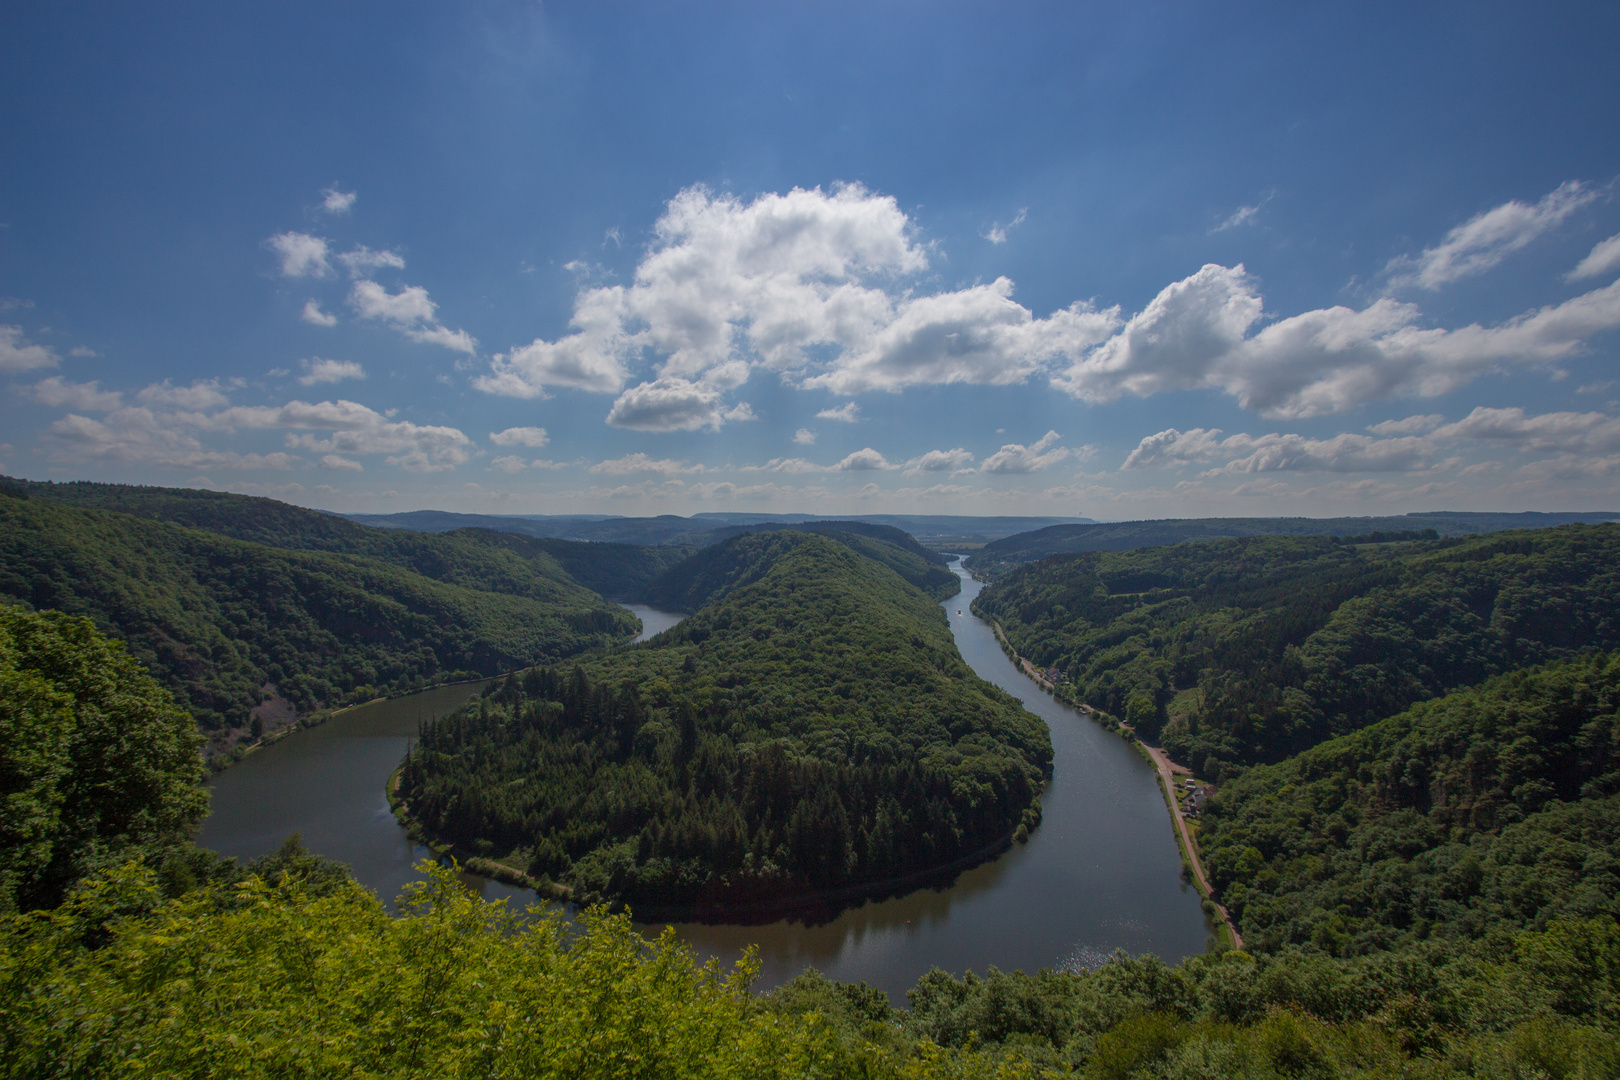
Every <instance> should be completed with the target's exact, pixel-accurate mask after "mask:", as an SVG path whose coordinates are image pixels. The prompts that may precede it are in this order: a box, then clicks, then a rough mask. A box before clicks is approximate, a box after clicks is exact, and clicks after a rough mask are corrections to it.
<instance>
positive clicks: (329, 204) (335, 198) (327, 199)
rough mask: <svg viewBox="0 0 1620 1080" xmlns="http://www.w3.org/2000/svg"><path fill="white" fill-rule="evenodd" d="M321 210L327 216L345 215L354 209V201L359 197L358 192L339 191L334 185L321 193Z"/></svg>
mask: <svg viewBox="0 0 1620 1080" xmlns="http://www.w3.org/2000/svg"><path fill="white" fill-rule="evenodd" d="M321 196H322V197H321V209H322V210H325V211H326V212H327V213H328V214H347V213H348V212H349V211H350V210H351V209H353V207H354V201H355V200H356V199H358V198H359V197H360V195H359V193H358V192H354V191H339V190H338V189H337V185H336V184H334V185H332V186H331V187H329V188H325V189H323V190H322V191H321Z"/></svg>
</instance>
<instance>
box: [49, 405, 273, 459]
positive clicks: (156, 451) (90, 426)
mask: <svg viewBox="0 0 1620 1080" xmlns="http://www.w3.org/2000/svg"><path fill="white" fill-rule="evenodd" d="M42 441H43V442H44V443H45V445H46V447H47V449H48V450H49V452H50V457H51V460H52V461H56V462H63V463H72V464H87V463H90V462H109V463H113V464H124V465H148V466H157V467H176V468H219V469H288V468H291V467H292V466H293V465H294V464H296V463H297V461H298V459H297V458H296V457H295V456H293V455H292V454H287V453H279V452H278V453H270V454H257V453H254V454H240V453H236V452H234V451H226V450H210V449H208V448H207V447H205V446H203V444H202V441H201V440H200V439H198V437H197V428H196V427H195V426H192V425H188V424H186V423H185V422H184V420H183V418H176V417H173V416H168V415H164V414H161V413H158V412H155V411H154V410H152V409H149V408H146V407H144V406H127V407H124V408H120V409H116V410H114V411H113V412H111V413H109V414H108V415H107V416H106V417H105V418H104V419H101V420H96V419H93V418H91V417H88V416H83V415H81V414H79V413H69V414H68V415H66V416H64V417H62V418H61V419H59V420H57V421H55V422H54V423H52V424H51V426H50V427H49V428H48V429H46V431H45V433H44V435H43V437H42Z"/></svg>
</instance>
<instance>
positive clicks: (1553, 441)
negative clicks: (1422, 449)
mask: <svg viewBox="0 0 1620 1080" xmlns="http://www.w3.org/2000/svg"><path fill="white" fill-rule="evenodd" d="M1434 437H1435V438H1436V439H1474V440H1481V441H1486V442H1491V443H1496V444H1498V445H1505V446H1509V447H1511V448H1513V449H1515V450H1520V451H1528V452H1539V453H1545V452H1547V451H1555V452H1558V453H1563V454H1610V453H1614V452H1615V451H1620V418H1616V417H1612V416H1607V415H1605V414H1603V413H1598V412H1586V413H1577V412H1555V413H1542V414H1541V415H1540V416H1526V415H1525V412H1524V410H1523V409H1521V408H1517V407H1515V408H1510V409H1491V408H1486V407H1484V406H1481V407H1479V408H1477V409H1475V410H1474V411H1473V412H1471V413H1469V414H1468V415H1467V416H1465V417H1463V419H1461V420H1459V421H1457V422H1456V423H1454V424H1447V425H1445V426H1444V427H1441V428H1437V429H1436V430H1435V432H1434Z"/></svg>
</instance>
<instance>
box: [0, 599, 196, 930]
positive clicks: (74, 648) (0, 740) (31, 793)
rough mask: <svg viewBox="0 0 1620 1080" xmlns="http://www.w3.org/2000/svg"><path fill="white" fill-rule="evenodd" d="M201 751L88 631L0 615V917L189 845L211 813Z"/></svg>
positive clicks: (165, 698) (162, 698)
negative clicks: (95, 874) (110, 868)
mask: <svg viewBox="0 0 1620 1080" xmlns="http://www.w3.org/2000/svg"><path fill="white" fill-rule="evenodd" d="M197 744H198V739H197V735H196V727H195V725H194V724H193V723H192V722H191V717H189V716H187V715H186V713H185V712H184V711H183V710H181V709H179V708H177V707H176V706H175V704H174V699H173V698H172V697H171V696H170V695H169V693H168V691H166V690H164V689H163V688H162V687H161V686H159V685H158V684H157V683H156V682H155V681H154V680H153V679H152V677H151V676H150V675H148V674H147V673H146V671H145V670H143V669H142V668H141V666H140V665H139V664H137V663H136V662H135V661H134V660H133V659H131V658H130V656H129V655H128V654H127V653H126V652H125V651H124V648H123V645H122V644H121V643H120V642H117V641H109V640H108V639H107V638H106V637H104V636H103V635H101V634H99V633H97V632H96V630H95V628H94V627H93V626H92V625H91V624H90V622H89V620H87V619H75V618H70V617H68V616H65V615H62V614H60V613H58V612H48V613H41V614H36V613H34V612H29V611H23V610H21V609H18V608H5V607H0V913H3V912H7V911H13V910H16V909H18V908H23V909H27V908H32V907H41V906H50V905H53V904H55V903H57V902H58V901H59V900H60V899H61V897H62V893H63V891H64V890H65V889H66V888H67V887H68V886H69V885H70V884H71V883H72V882H74V881H75V880H77V879H78V878H80V877H82V876H83V875H85V874H86V873H89V872H90V871H92V870H94V869H95V868H97V867H100V866H107V865H112V864H117V863H122V862H123V861H125V860H126V859H128V858H130V857H131V856H132V855H134V854H135V853H137V852H146V853H148V854H151V853H153V852H154V851H155V850H156V849H157V848H158V847H161V846H162V845H164V844H166V843H172V842H175V841H177V840H179V839H182V838H183V837H184V836H185V835H186V834H187V833H189V831H190V829H191V828H192V827H193V826H194V825H195V824H196V822H197V821H198V820H199V819H200V818H201V817H202V815H203V813H204V812H205V811H206V809H207V806H208V797H207V795H206V793H205V792H204V791H203V790H202V788H201V787H199V786H198V782H199V781H200V780H201V779H202V766H201V763H200V761H199V760H198V757H197Z"/></svg>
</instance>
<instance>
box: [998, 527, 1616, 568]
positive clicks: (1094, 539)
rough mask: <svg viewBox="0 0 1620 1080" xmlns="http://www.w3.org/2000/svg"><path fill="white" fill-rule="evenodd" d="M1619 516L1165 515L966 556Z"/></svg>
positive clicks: (1035, 535)
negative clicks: (1162, 517) (1327, 516)
mask: <svg viewBox="0 0 1620 1080" xmlns="http://www.w3.org/2000/svg"><path fill="white" fill-rule="evenodd" d="M1605 521H1620V514H1611V513H1590V514H1541V513H1521V514H1487V513H1453V512H1436V513H1422V514H1403V515H1401V516H1399V517H1341V518H1166V519H1163V520H1159V521H1114V522H1099V523H1096V524H1089V525H1052V526H1049V527H1048V528H1044V529H1036V530H1034V531H1031V532H1024V533H1018V534H1017V535H1014V536H1007V537H1003V538H1001V539H999V540H993V541H991V542H990V543H988V544H986V545H985V546H984V547H983V548H982V549H981V550H979V551H978V552H976V553H975V554H973V555H971V556H969V558H968V559H967V560H966V565H967V567H968V569H970V570H972V571H973V575H974V576H975V577H977V578H979V579H981V580H987V581H988V580H992V579H994V578H998V577H1001V576H1002V575H1003V574H1006V573H1007V572H1009V571H1010V570H1012V569H1013V568H1014V567H1016V566H1020V565H1022V564H1024V563H1027V562H1035V561H1036V560H1038V559H1044V558H1046V557H1047V556H1049V555H1069V554H1077V553H1080V552H1086V551H1133V550H1135V549H1136V548H1145V547H1160V546H1163V545H1165V544H1181V543H1186V542H1187V541H1190V540H1228V539H1233V538H1236V537H1243V536H1364V535H1366V534H1368V533H1421V532H1423V531H1425V530H1430V529H1432V530H1434V533H1435V535H1436V536H1442V537H1444V536H1474V535H1478V534H1480V533H1489V532H1502V531H1504V530H1508V529H1546V528H1554V527H1556V526H1559V525H1571V524H1597V523H1601V522H1605Z"/></svg>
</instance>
